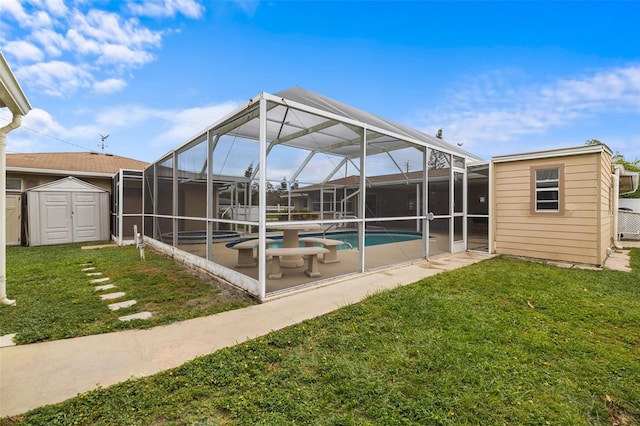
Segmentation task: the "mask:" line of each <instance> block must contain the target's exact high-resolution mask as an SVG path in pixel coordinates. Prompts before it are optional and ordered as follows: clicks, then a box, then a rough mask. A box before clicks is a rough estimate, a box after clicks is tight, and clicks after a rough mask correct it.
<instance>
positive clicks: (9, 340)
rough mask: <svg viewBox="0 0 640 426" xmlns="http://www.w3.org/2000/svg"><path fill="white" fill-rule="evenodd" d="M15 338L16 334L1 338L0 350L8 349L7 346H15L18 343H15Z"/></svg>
mask: <svg viewBox="0 0 640 426" xmlns="http://www.w3.org/2000/svg"><path fill="white" fill-rule="evenodd" d="M14 337H16V333H11V334H5V335H4V336H0V348H6V347H7V346H15V345H16V343H15V342H14V341H13V338H14Z"/></svg>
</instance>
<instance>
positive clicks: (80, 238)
mask: <svg viewBox="0 0 640 426" xmlns="http://www.w3.org/2000/svg"><path fill="white" fill-rule="evenodd" d="M99 196H100V194H99V193H88V192H87V193H82V192H78V193H76V192H73V193H72V194H71V197H72V206H73V210H72V216H73V241H74V242H78V243H80V242H84V241H99V240H100V237H101V235H100V229H101V228H100V201H99Z"/></svg>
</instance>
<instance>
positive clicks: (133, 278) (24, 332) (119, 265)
mask: <svg viewBox="0 0 640 426" xmlns="http://www.w3.org/2000/svg"><path fill="white" fill-rule="evenodd" d="M80 247H81V246H80V245H77V244H76V245H64V246H55V247H54V246H48V247H12V248H8V249H7V293H8V296H9V298H11V299H16V300H17V305H16V306H15V307H9V306H2V307H0V334H2V335H4V334H9V333H17V336H16V338H15V341H16V343H20V344H23V343H33V342H38V341H45V340H55V339H64V338H69V337H77V336H84V335H89V334H98V333H107V332H110V331H114V330H123V329H130V328H148V327H153V326H157V325H160V324H167V323H170V322H174V321H179V320H185V319H189V318H194V317H200V316H205V315H210V314H215V313H218V312H222V311H226V310H230V309H236V308H240V307H244V306H247V305H249V304H252V303H254V302H253V301H252V300H251V299H250V298H248V297H247V296H246V295H243V294H241V293H240V292H238V291H236V290H233V289H232V288H230V287H228V286H222V285H220V284H218V283H216V282H214V281H213V280H211V279H209V280H204V279H202V278H199V277H198V276H195V275H193V274H190V273H188V272H187V271H186V270H185V268H183V267H181V266H180V265H177V264H176V263H174V262H173V261H172V260H171V259H168V258H166V257H163V256H160V255H158V254H155V253H153V252H151V251H149V250H146V261H144V262H141V261H140V257H139V254H138V250H137V249H136V248H135V247H133V246H129V247H110V248H104V249H94V250H82V249H81V248H80ZM83 263H91V264H92V265H93V267H95V268H96V269H95V271H97V272H101V273H102V274H103V275H102V276H99V277H87V275H86V272H83V271H82V266H81V264H83ZM91 272H93V271H91ZM101 277H109V278H110V280H109V281H108V282H105V283H100V284H90V283H89V281H90V280H92V279H94V278H101ZM101 284H113V285H115V286H116V288H114V289H112V290H108V291H103V292H98V291H96V290H95V289H94V287H95V286H97V285H101ZM108 292H125V293H126V297H123V298H121V299H117V300H114V301H108V302H107V301H103V300H101V299H100V297H99V294H101V293H108ZM129 299H134V300H136V301H137V302H138V303H137V304H136V305H134V306H132V307H129V308H125V309H121V310H118V311H110V310H109V309H108V307H107V305H108V304H109V303H112V302H119V301H122V300H129ZM143 311H148V312H151V313H152V314H153V317H152V318H151V319H148V320H133V321H129V322H122V321H119V320H118V317H120V316H123V315H128V314H133V313H138V312H143Z"/></svg>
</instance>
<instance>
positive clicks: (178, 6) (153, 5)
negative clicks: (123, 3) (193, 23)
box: [127, 0, 204, 18]
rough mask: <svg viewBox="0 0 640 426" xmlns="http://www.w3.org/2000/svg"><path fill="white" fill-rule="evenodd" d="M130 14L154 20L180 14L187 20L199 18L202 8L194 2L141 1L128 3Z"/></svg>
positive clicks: (168, 0) (191, 0)
mask: <svg viewBox="0 0 640 426" xmlns="http://www.w3.org/2000/svg"><path fill="white" fill-rule="evenodd" d="M127 6H128V7H129V10H131V13H133V14H135V15H140V16H150V17H154V18H164V17H173V16H175V15H177V14H179V13H180V14H182V15H184V16H186V17H188V18H199V17H201V16H202V13H203V12H204V7H203V6H202V5H201V4H200V3H198V2H197V1H194V0H164V1H162V0H142V1H129V2H128V4H127Z"/></svg>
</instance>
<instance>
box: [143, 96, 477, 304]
mask: <svg viewBox="0 0 640 426" xmlns="http://www.w3.org/2000/svg"><path fill="white" fill-rule="evenodd" d="M488 167H489V166H488V165H487V164H486V163H481V162H480V159H479V158H477V157H475V156H474V155H472V154H470V153H468V152H466V151H464V150H462V149H460V148H459V147H457V146H453V145H450V144H448V143H446V142H444V141H443V140H441V139H438V138H436V137H431V136H429V135H426V134H424V133H421V132H419V131H416V130H413V129H410V128H408V127H406V126H402V125H399V124H396V123H393V122H390V121H388V120H385V119H382V118H380V117H377V116H374V115H372V114H369V113H367V112H364V111H361V110H358V109H356V108H353V107H350V106H348V105H345V104H342V103H340V102H337V101H335V100H332V99H329V98H326V97H324V96H321V95H319V94H316V93H313V92H310V91H307V90H304V89H301V88H297V87H296V88H293V89H289V90H285V91H282V92H279V93H276V94H268V93H261V94H260V95H258V96H257V97H255V98H253V99H251V100H250V101H249V102H247V103H246V104H245V105H244V106H242V107H241V108H239V109H238V110H237V111H235V112H234V113H232V114H230V115H228V116H227V117H225V118H223V119H222V120H220V121H218V122H217V123H215V124H214V125H212V126H211V127H209V128H207V129H206V130H204V131H202V132H201V133H199V134H198V135H196V136H195V137H194V138H192V139H190V140H189V141H187V142H186V143H185V144H183V145H182V146H181V147H179V148H178V149H176V150H174V151H172V152H171V153H169V154H168V155H166V156H165V157H163V158H161V159H159V160H158V161H156V162H155V163H153V164H152V165H150V166H149V167H148V168H147V169H145V170H144V176H143V210H144V214H143V232H144V235H145V241H146V242H147V243H148V244H150V245H153V246H154V247H156V248H158V249H160V250H164V251H166V252H169V253H172V254H173V255H175V256H179V257H180V258H182V259H184V260H186V261H187V262H190V263H192V264H194V265H196V266H197V267H200V268H203V269H206V270H208V271H209V272H210V273H213V274H214V275H217V276H218V277H220V278H222V279H224V280H226V281H228V282H229V283H231V284H233V285H236V286H238V287H240V288H243V289H244V290H246V291H247V292H249V293H251V294H253V295H254V296H256V297H257V298H259V299H265V298H267V297H269V296H272V295H275V294H278V293H281V292H285V291H290V290H293V289H298V288H301V287H303V286H310V285H315V284H318V283H319V282H325V281H327V280H332V279H335V278H336V277H340V276H344V275H348V274H358V273H363V272H365V271H368V270H372V269H376V268H383V267H388V266H390V265H396V264H401V263H406V262H411V261H415V260H417V259H424V258H426V257H428V256H434V255H437V254H442V253H449V252H455V251H460V250H466V249H477V250H485V251H486V250H487V247H488V226H487V224H488V213H489V212H488V206H489V199H488V197H489V193H488V192H489V191H488V176H489V169H488Z"/></svg>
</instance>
